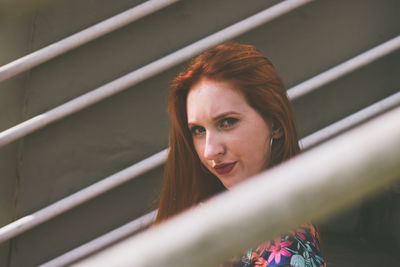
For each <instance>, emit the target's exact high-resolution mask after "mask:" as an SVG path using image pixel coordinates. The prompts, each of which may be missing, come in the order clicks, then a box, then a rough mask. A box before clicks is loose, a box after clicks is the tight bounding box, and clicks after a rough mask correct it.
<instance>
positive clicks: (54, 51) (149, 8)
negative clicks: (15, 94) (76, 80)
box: [0, 0, 179, 82]
mask: <svg viewBox="0 0 400 267" xmlns="http://www.w3.org/2000/svg"><path fill="white" fill-rule="evenodd" d="M177 1H179V0H149V1H146V2H144V3H143V4H140V5H137V6H135V7H133V8H131V9H128V10H126V11H124V12H122V13H120V14H118V15H116V16H113V17H111V18H109V19H106V20H104V21H102V22H100V23H97V24H95V25H93V26H91V27H89V28H87V29H84V30H82V31H80V32H78V33H75V34H73V35H71V36H69V37H67V38H65V39H62V40H60V41H58V42H56V43H53V44H51V45H49V46H46V47H44V48H42V49H39V50H37V51H35V52H33V53H31V54H29V55H26V56H24V57H21V58H19V59H17V60H15V61H13V62H10V63H8V64H6V65H4V66H1V67H0V82H2V81H4V80H7V79H9V78H11V77H13V76H15V75H18V74H20V73H22V72H24V71H27V70H29V69H31V68H33V67H36V66H38V65H40V64H42V63H44V62H46V61H49V60H50V59H53V58H55V57H57V56H59V55H61V54H63V53H66V52H68V51H70V50H72V49H74V48H77V47H79V46H81V45H84V44H86V43H88V42H90V41H93V40H95V39H97V38H99V37H101V36H104V35H106V34H108V33H110V32H112V31H115V30H117V29H119V28H122V27H123V26H126V25H128V24H129V23H132V22H134V21H136V20H138V19H140V18H143V17H145V16H147V15H149V14H151V13H154V12H156V11H158V10H160V9H162V8H164V7H167V6H169V5H171V4H173V3H175V2H177Z"/></svg>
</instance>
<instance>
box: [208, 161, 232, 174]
mask: <svg viewBox="0 0 400 267" xmlns="http://www.w3.org/2000/svg"><path fill="white" fill-rule="evenodd" d="M236 163H237V161H235V162H231V163H222V164H218V165H215V166H214V170H215V171H216V172H217V173H218V174H219V175H223V174H228V173H230V172H231V171H232V169H233V168H234V167H235V165H236Z"/></svg>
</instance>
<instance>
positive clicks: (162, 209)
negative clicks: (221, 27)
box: [156, 42, 300, 222]
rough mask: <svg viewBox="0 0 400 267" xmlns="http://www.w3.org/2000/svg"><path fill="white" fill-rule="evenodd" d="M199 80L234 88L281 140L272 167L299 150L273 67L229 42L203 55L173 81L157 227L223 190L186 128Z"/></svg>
mask: <svg viewBox="0 0 400 267" xmlns="http://www.w3.org/2000/svg"><path fill="white" fill-rule="evenodd" d="M201 78H207V79H211V80H219V81H226V82H230V83H232V85H233V86H234V88H235V89H237V90H239V91H240V92H241V93H242V94H243V95H244V96H245V98H246V100H247V102H248V104H249V105H250V106H251V107H253V108H254V109H255V110H256V111H257V112H258V113H259V114H260V115H261V116H262V117H263V118H264V120H265V121H266V122H269V123H271V124H272V125H273V130H275V131H279V132H280V133H281V134H282V137H281V138H279V139H274V144H273V146H272V151H271V156H270V164H269V167H271V166H274V165H276V164H279V163H281V162H282V161H284V160H287V159H289V158H291V157H293V156H294V155H296V154H298V153H299V151H300V148H299V145H298V137H297V131H296V127H295V123H294V115H293V111H292V108H291V104H290V101H289V99H288V97H287V94H286V89H285V87H284V85H283V83H282V81H281V79H280V78H279V76H278V74H277V72H276V70H275V68H274V67H273V65H272V63H271V62H270V61H269V60H268V58H266V57H265V56H264V55H263V54H262V53H261V52H259V51H258V50H257V49H256V48H255V47H254V46H250V45H242V44H238V43H234V42H228V43H225V44H221V45H218V46H216V47H214V48H212V49H209V50H207V51H206V52H203V53H202V54H200V55H199V56H197V57H196V58H194V59H193V60H192V61H191V63H190V64H189V65H188V67H187V68H186V69H185V70H184V71H183V72H181V73H179V74H178V76H177V77H176V78H175V79H174V80H173V82H172V85H171V90H170V94H169V102H168V103H169V104H168V111H169V115H170V118H171V130H170V138H169V147H170V150H169V154H168V159H167V162H166V167H165V172H164V181H163V187H162V191H161V199H160V206H159V209H158V215H157V219H156V222H160V221H162V220H165V219H167V218H168V217H171V216H173V215H175V214H177V213H179V212H181V211H183V210H185V209H187V208H189V207H191V206H193V205H195V204H197V203H199V202H200V201H203V200H205V199H207V198H209V197H210V196H212V195H214V194H216V193H218V192H220V191H223V190H224V189H225V188H224V186H223V185H222V184H221V182H220V181H219V180H218V178H217V177H216V176H214V175H213V174H211V173H210V172H209V171H206V170H205V167H202V166H201V163H200V160H199V158H198V156H197V154H196V151H195V149H194V146H193V142H192V135H191V133H190V131H189V129H188V126H187V114H186V97H187V95H188V92H189V90H190V89H191V88H192V86H193V85H194V84H195V83H196V82H197V81H199V80H200V79H201Z"/></svg>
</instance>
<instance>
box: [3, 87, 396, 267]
mask: <svg viewBox="0 0 400 267" xmlns="http://www.w3.org/2000/svg"><path fill="white" fill-rule="evenodd" d="M397 106H400V93H396V94H394V95H392V96H390V97H387V98H385V99H383V100H381V101H379V102H377V103H375V104H373V105H371V106H369V107H366V108H364V109H362V110H360V111H358V112H356V113H354V114H352V115H350V116H348V117H346V118H344V119H342V120H340V121H338V122H336V123H334V124H332V125H330V126H328V127H325V128H323V129H322V130H319V131H317V132H315V133H313V134H311V135H309V136H307V137H305V138H303V139H301V140H300V143H301V144H302V148H303V149H309V148H310V147H312V146H314V145H315V144H318V143H321V142H322V141H325V140H327V139H329V138H331V137H333V136H335V135H337V134H338V133H340V132H342V131H344V130H348V129H350V128H352V127H354V126H355V125H357V124H359V123H360V122H363V121H366V120H369V119H371V118H372V117H374V116H377V115H378V114H381V113H383V112H385V111H387V110H389V109H392V108H394V107H397ZM165 157H166V155H165ZM133 178H134V176H132V177H131V179H133ZM115 179H116V178H115ZM117 184H119V183H117ZM76 205H79V203H76ZM71 208H72V207H71ZM45 209H46V208H45ZM43 210H44V209H43ZM49 211H50V210H49ZM154 212H155V211H154ZM137 220H139V221H140V222H142V219H141V218H139V219H137ZM135 222H136V220H134V221H133V222H131V224H136V223H135ZM152 223H153V220H148V221H147V222H146V223H143V224H142V226H143V228H146V227H149V226H150V225H151V224H152ZM128 225H129V224H128ZM122 228H124V226H122V227H121V229H122ZM124 229H125V228H124ZM137 230H138V229H135V231H134V232H136V231H137ZM121 231H122V230H121ZM121 231H117V232H116V234H110V235H109V234H106V235H107V238H104V239H103V238H99V239H95V240H93V241H90V242H89V243H87V244H85V245H83V246H82V247H78V248H76V249H74V250H72V251H70V252H67V253H65V254H63V255H61V256H59V257H57V258H55V259H53V260H51V261H50V262H48V263H49V264H50V263H51V264H50V265H49V266H64V265H67V264H69V263H72V262H75V261H77V260H79V259H81V258H82V257H84V256H86V255H89V254H92V253H94V252H96V251H98V250H100V249H102V248H104V247H106V246H108V245H110V243H113V242H115V241H116V240H118V239H120V238H121V236H120V233H121ZM124 233H125V234H126V235H125V237H127V236H129V235H131V234H133V231H132V232H128V231H125V232H124ZM0 237H1V236H0ZM46 264H47V263H46ZM46 264H44V266H47V265H46Z"/></svg>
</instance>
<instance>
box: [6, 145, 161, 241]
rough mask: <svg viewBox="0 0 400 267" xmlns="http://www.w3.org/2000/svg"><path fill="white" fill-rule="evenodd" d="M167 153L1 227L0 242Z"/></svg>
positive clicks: (158, 162)
mask: <svg viewBox="0 0 400 267" xmlns="http://www.w3.org/2000/svg"><path fill="white" fill-rule="evenodd" d="M167 154H168V150H167V149H164V150H163V151H161V152H158V153H156V154H154V155H152V156H150V157H148V158H146V159H144V160H142V161H140V162H138V163H136V164H134V165H132V166H130V167H128V168H126V169H123V170H122V171H119V172H117V173H115V174H113V175H111V176H108V177H107V178H105V179H103V180H101V181H99V182H96V183H94V184H92V185H90V186H88V187H86V188H84V189H82V190H80V191H78V192H76V193H73V194H71V195H69V196H67V197H65V198H63V199H61V200H59V201H56V202H54V203H53V204H51V205H49V206H47V207H45V208H43V209H41V210H38V211H36V212H34V213H32V214H30V215H27V216H24V217H22V218H20V219H18V220H16V221H14V222H12V223H10V224H7V225H6V226H4V227H2V228H0V243H1V242H4V241H6V240H8V239H10V238H12V237H14V236H17V235H19V234H21V233H23V232H25V231H27V230H29V229H31V228H33V227H35V226H37V225H39V224H41V223H43V222H45V221H48V220H50V219H51V218H54V217H55V216H57V215H59V214H61V213H64V212H66V211H68V210H70V209H72V208H74V207H76V206H78V205H80V204H82V203H84V202H86V201H88V200H90V199H92V198H94V197H96V196H98V195H100V194H102V193H104V192H107V191H109V190H111V189H112V188H115V187H117V186H118V185H120V184H123V183H125V182H127V181H130V180H132V179H133V178H134V177H137V176H139V175H141V174H143V173H145V172H147V171H149V170H151V169H154V168H155V167H157V166H160V165H162V164H163V163H164V162H165V160H166V157H167Z"/></svg>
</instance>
